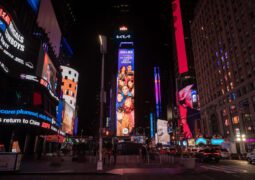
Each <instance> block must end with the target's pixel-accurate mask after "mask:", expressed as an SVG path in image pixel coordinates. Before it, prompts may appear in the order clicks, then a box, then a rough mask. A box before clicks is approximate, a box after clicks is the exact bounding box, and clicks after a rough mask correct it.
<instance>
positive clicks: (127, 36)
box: [116, 34, 132, 39]
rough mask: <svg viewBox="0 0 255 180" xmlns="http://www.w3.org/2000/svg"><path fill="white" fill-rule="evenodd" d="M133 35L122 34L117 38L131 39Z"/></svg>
mask: <svg viewBox="0 0 255 180" xmlns="http://www.w3.org/2000/svg"><path fill="white" fill-rule="evenodd" d="M131 37H132V36H131V35H130V34H126V35H125V34H121V35H116V38H117V39H131Z"/></svg>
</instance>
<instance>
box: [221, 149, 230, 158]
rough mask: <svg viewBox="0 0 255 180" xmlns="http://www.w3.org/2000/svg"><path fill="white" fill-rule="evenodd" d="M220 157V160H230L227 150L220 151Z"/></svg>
mask: <svg viewBox="0 0 255 180" xmlns="http://www.w3.org/2000/svg"><path fill="white" fill-rule="evenodd" d="M220 156H221V158H222V159H229V158H230V152H228V150H227V149H221V150H220Z"/></svg>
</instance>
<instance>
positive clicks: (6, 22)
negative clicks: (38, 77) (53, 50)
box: [0, 4, 39, 76]
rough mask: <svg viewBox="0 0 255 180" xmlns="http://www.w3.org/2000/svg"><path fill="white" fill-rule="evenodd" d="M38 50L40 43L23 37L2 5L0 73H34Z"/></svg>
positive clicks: (0, 16)
mask: <svg viewBox="0 0 255 180" xmlns="http://www.w3.org/2000/svg"><path fill="white" fill-rule="evenodd" d="M38 49H39V42H38V41H35V40H34V39H33V41H31V39H30V37H25V36H23V35H22V33H21V32H20V31H19V29H18V28H17V26H16V24H15V22H14V20H13V19H12V16H11V15H10V14H9V13H8V11H7V10H6V9H5V8H3V7H2V6H1V4H0V65H1V66H0V67H1V68H0V71H2V70H3V71H2V72H4V73H6V74H9V75H11V76H19V74H20V73H34V72H35V66H36V64H35V61H34V60H35V59H36V57H37V56H38ZM16 65H17V66H16Z"/></svg>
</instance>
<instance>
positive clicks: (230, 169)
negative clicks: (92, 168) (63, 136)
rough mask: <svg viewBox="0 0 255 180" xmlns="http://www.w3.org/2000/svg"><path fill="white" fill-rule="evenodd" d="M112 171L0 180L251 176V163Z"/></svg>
mask: <svg viewBox="0 0 255 180" xmlns="http://www.w3.org/2000/svg"><path fill="white" fill-rule="evenodd" d="M111 172H112V173H113V172H115V175H113V174H86V173H57V174H44V173H42V174H16V175H12V174H10V175H0V179H1V180H14V179H18V180H30V179H36V180H69V179H71V180H79V179H86V180H90V179H91V180H136V179H138V180H154V179H155V180H169V179H173V180H186V179H188V180H200V179H201V180H240V179H241V180H255V165H250V164H248V163H247V162H246V161H232V160H229V161H221V162H219V163H203V164H197V167H196V169H195V170H183V169H178V168H120V169H113V170H112V171H111Z"/></svg>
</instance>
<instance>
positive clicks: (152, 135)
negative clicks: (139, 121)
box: [150, 113, 154, 138]
mask: <svg viewBox="0 0 255 180" xmlns="http://www.w3.org/2000/svg"><path fill="white" fill-rule="evenodd" d="M150 133H151V138H153V137H154V120H153V113H150Z"/></svg>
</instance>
